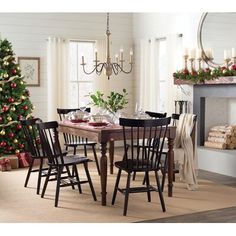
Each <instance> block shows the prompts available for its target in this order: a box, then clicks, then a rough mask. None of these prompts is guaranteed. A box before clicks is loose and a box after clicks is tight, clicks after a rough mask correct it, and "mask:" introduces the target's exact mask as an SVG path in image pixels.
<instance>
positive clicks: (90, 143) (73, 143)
mask: <svg viewBox="0 0 236 236" xmlns="http://www.w3.org/2000/svg"><path fill="white" fill-rule="evenodd" d="M96 144H97V143H96V142H94V141H74V142H66V143H65V144H64V145H66V146H70V147H73V146H80V145H81V146H82V145H91V146H92V145H96Z"/></svg>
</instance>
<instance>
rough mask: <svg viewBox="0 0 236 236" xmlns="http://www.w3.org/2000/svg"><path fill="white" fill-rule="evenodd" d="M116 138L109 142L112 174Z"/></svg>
mask: <svg viewBox="0 0 236 236" xmlns="http://www.w3.org/2000/svg"><path fill="white" fill-rule="evenodd" d="M114 143H115V142H114V139H111V140H110V142H109V159H110V174H113V166H114V147H115V145H114Z"/></svg>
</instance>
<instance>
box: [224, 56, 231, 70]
mask: <svg viewBox="0 0 236 236" xmlns="http://www.w3.org/2000/svg"><path fill="white" fill-rule="evenodd" d="M224 61H225V65H226V68H227V69H229V62H230V58H226V59H225V60H224Z"/></svg>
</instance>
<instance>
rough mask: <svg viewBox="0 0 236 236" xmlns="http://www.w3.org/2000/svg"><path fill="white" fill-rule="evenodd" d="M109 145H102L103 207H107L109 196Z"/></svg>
mask: <svg viewBox="0 0 236 236" xmlns="http://www.w3.org/2000/svg"><path fill="white" fill-rule="evenodd" d="M106 151H107V143H101V159H100V168H101V176H100V178H101V190H102V192H101V195H102V206H106V194H107V156H106Z"/></svg>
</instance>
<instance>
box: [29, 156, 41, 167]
mask: <svg viewBox="0 0 236 236" xmlns="http://www.w3.org/2000/svg"><path fill="white" fill-rule="evenodd" d="M27 158H28V162H29V163H31V162H32V161H33V160H32V159H34V164H33V166H38V165H40V159H39V158H33V157H32V156H31V154H30V153H28V155H27Z"/></svg>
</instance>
